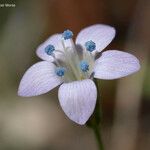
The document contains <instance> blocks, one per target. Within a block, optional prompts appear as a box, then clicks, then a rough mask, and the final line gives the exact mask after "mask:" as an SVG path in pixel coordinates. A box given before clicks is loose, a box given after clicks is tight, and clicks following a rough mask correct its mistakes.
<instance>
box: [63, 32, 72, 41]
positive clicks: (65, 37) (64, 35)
mask: <svg viewBox="0 0 150 150" xmlns="http://www.w3.org/2000/svg"><path fill="white" fill-rule="evenodd" d="M62 37H63V38H64V40H68V39H71V38H72V37H73V32H72V31H70V30H65V31H64V32H63V33H62Z"/></svg>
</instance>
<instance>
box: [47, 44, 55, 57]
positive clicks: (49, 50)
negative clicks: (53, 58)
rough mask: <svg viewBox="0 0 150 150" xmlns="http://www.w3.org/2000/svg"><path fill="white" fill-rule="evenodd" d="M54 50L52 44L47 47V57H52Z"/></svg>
mask: <svg viewBox="0 0 150 150" xmlns="http://www.w3.org/2000/svg"><path fill="white" fill-rule="evenodd" d="M54 50H55V47H54V46H53V45H51V44H50V45H48V46H46V47H45V52H46V53H47V55H52V54H53V51H54Z"/></svg>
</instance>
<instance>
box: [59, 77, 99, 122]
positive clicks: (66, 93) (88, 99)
mask: <svg viewBox="0 0 150 150" xmlns="http://www.w3.org/2000/svg"><path fill="white" fill-rule="evenodd" d="M58 97H59V102H60V105H61V107H62V109H63V111H64V112H65V114H66V115H67V116H68V117H69V118H70V119H71V120H72V121H74V122H76V123H78V124H81V125H83V124H85V123H86V121H87V120H88V119H89V117H90V116H91V114H92V113H93V111H94V108H95V104H96V98H97V90H96V86H95V84H94V82H93V81H92V80H90V79H86V80H82V81H74V82H71V83H64V84H62V85H61V86H60V88H59V92H58Z"/></svg>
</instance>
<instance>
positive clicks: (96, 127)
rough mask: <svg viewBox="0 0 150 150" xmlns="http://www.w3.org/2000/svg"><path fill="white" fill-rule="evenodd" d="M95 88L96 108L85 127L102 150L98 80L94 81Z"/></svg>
mask: <svg viewBox="0 0 150 150" xmlns="http://www.w3.org/2000/svg"><path fill="white" fill-rule="evenodd" d="M94 81H95V84H96V87H97V93H98V94H97V102H96V107H95V110H94V113H93V115H92V116H91V118H90V119H89V121H88V122H87V126H88V127H90V128H92V129H93V131H94V134H95V137H96V140H97V143H98V148H99V150H104V146H103V142H102V139H101V131H100V123H101V118H102V109H101V105H100V100H99V99H100V93H99V83H98V80H96V79H95V80H94Z"/></svg>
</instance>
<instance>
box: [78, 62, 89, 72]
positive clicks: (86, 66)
mask: <svg viewBox="0 0 150 150" xmlns="http://www.w3.org/2000/svg"><path fill="white" fill-rule="evenodd" d="M80 69H81V70H82V71H83V72H87V71H88V70H89V64H88V62H87V61H85V60H82V61H81V62H80Z"/></svg>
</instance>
